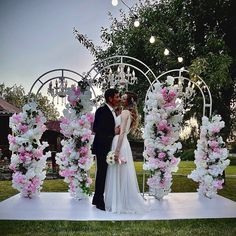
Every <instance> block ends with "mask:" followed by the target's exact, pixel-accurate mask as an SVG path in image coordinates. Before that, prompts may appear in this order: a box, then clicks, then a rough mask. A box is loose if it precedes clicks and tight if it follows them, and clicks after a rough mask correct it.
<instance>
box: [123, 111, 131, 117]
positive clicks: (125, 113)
mask: <svg viewBox="0 0 236 236" xmlns="http://www.w3.org/2000/svg"><path fill="white" fill-rule="evenodd" d="M121 115H122V116H129V115H130V111H129V110H123V111H122V112H121Z"/></svg>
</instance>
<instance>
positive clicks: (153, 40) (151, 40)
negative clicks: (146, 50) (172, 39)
mask: <svg viewBox="0 0 236 236" xmlns="http://www.w3.org/2000/svg"><path fill="white" fill-rule="evenodd" d="M155 41H156V39H155V36H153V35H152V36H151V37H150V39H149V42H150V43H155Z"/></svg>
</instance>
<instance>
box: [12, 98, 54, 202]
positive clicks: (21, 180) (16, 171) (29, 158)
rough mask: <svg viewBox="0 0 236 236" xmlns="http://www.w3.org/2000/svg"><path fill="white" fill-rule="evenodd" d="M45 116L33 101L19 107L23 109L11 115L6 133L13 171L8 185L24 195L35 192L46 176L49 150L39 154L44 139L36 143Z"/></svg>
mask: <svg viewBox="0 0 236 236" xmlns="http://www.w3.org/2000/svg"><path fill="white" fill-rule="evenodd" d="M45 122H46V118H45V117H44V116H43V114H42V112H41V111H40V110H38V108H37V104H36V103H35V102H32V103H29V104H26V105H24V106H23V112H21V113H19V114H13V116H12V117H11V118H10V124H9V126H10V128H11V129H12V132H13V135H10V134H9V135H8V140H9V144H10V147H9V149H10V150H11V151H12V156H11V164H10V166H9V168H10V169H11V170H12V171H13V175H12V186H13V188H15V189H17V190H18V191H19V192H20V193H21V195H22V196H24V197H29V198H31V197H33V196H35V195H38V194H39V193H40V190H41V188H42V187H41V186H42V184H43V180H44V179H45V177H46V171H45V168H46V160H47V157H49V156H51V153H50V152H47V153H46V154H43V151H44V149H45V148H46V147H47V146H48V143H47V142H42V144H41V143H40V141H39V140H40V138H41V137H42V134H43V132H44V131H45V130H46V126H45V125H44V123H45Z"/></svg>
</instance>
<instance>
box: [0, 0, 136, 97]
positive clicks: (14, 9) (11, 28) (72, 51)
mask: <svg viewBox="0 0 236 236" xmlns="http://www.w3.org/2000/svg"><path fill="white" fill-rule="evenodd" d="M137 2H138V0H127V1H125V3H126V4H127V5H129V6H132V5H134V4H135V3H137ZM119 9H122V10H124V11H129V9H128V8H127V7H125V5H123V4H122V3H119V4H118V6H116V7H114V6H112V4H111V0H0V72H1V75H0V83H3V82H4V83H5V85H6V86H13V85H14V84H16V85H17V86H19V85H22V86H23V87H24V89H25V92H26V93H28V92H29V90H30V88H31V86H32V84H33V83H34V81H35V80H36V79H37V78H38V77H39V76H40V75H42V74H43V73H45V72H47V71H50V70H52V69H61V68H65V69H71V70H74V71H76V72H78V73H81V74H82V73H83V72H87V71H88V70H89V69H90V68H91V67H92V63H93V57H92V56H91V54H90V53H89V51H88V50H87V49H85V48H84V47H83V46H82V45H81V44H80V43H79V42H78V40H76V39H75V36H74V34H73V28H74V27H75V28H76V29H77V30H79V32H81V33H83V34H86V35H87V36H88V37H89V38H90V39H91V40H92V41H93V42H94V44H95V45H97V46H100V45H101V39H100V35H101V33H100V30H101V27H108V26H109V25H110V23H111V22H110V21H109V16H108V11H110V12H111V13H112V15H113V16H115V17H119Z"/></svg>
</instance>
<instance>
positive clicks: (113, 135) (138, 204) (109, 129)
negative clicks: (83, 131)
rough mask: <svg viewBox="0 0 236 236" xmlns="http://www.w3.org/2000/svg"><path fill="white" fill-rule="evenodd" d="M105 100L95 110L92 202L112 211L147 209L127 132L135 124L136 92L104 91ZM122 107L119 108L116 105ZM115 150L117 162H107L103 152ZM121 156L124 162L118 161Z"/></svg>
mask: <svg viewBox="0 0 236 236" xmlns="http://www.w3.org/2000/svg"><path fill="white" fill-rule="evenodd" d="M104 97H105V104H104V105H103V106H101V107H99V108H98V109H97V111H96V113H95V120H94V124H93V132H94V133H95V137H94V142H93V146H92V151H93V154H95V155H96V162H97V173H96V181H95V194H94V196H93V200H92V204H93V205H95V206H96V207H97V208H98V209H100V210H103V211H105V210H106V211H109V212H113V213H141V212H144V211H145V209H146V205H145V201H144V199H143V198H142V196H141V194H140V192H139V187H138V182H137V177H136V172H135V167H134V162H133V156H132V152H131V148H130V144H129V141H128V139H127V135H128V133H129V132H132V131H134V130H135V129H136V128H137V125H138V118H139V115H138V111H137V95H136V94H134V93H132V92H125V93H124V94H123V95H122V97H120V93H119V91H117V90H116V89H113V88H111V89H108V90H106V91H105V94H104ZM120 103H121V105H122V107H123V109H122V111H121V112H116V109H117V108H119V107H120ZM109 151H114V153H115V161H116V164H114V165H108V164H107V162H106V156H107V154H108V152H109ZM119 159H122V160H123V162H122V163H123V164H121V163H120V162H118V160H119Z"/></svg>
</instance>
